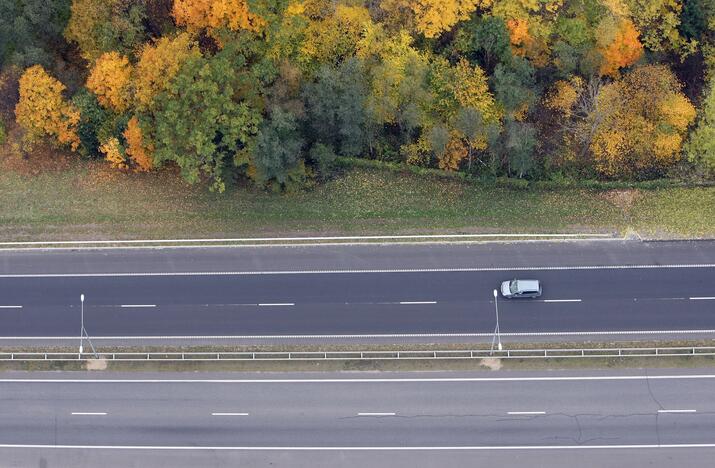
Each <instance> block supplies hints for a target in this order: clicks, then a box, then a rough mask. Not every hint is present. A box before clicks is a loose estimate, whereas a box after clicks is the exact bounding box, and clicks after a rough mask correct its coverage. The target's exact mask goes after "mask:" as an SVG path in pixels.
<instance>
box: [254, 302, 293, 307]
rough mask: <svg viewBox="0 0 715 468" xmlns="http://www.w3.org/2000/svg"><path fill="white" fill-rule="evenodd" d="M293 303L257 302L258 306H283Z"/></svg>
mask: <svg viewBox="0 0 715 468" xmlns="http://www.w3.org/2000/svg"><path fill="white" fill-rule="evenodd" d="M294 305H295V304H294V303H293V302H266V303H261V304H258V307H285V306H294Z"/></svg>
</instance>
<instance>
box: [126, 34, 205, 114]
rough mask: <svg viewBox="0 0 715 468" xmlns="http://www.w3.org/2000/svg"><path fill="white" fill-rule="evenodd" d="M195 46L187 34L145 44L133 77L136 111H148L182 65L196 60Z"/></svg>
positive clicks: (197, 51)
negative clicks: (187, 60) (192, 59)
mask: <svg viewBox="0 0 715 468" xmlns="http://www.w3.org/2000/svg"><path fill="white" fill-rule="evenodd" d="M200 54H201V53H200V52H199V49H198V46H197V45H196V43H195V42H194V41H193V39H192V38H191V36H190V35H189V34H188V33H182V34H179V35H178V36H176V37H162V38H160V39H159V40H157V41H156V42H155V43H153V44H146V45H144V47H143V48H142V50H141V52H140V54H139V62H138V63H137V65H136V69H135V77H134V97H135V99H136V104H137V107H138V108H139V109H148V108H150V107H151V103H152V101H153V100H154V98H155V97H156V96H157V95H158V94H160V93H161V92H162V91H164V90H165V89H166V87H167V86H168V85H169V82H170V81H171V80H172V79H173V78H174V77H175V76H176V74H177V73H178V72H179V68H180V67H181V64H182V63H184V62H185V61H186V59H188V58H190V57H198V56H199V55H200Z"/></svg>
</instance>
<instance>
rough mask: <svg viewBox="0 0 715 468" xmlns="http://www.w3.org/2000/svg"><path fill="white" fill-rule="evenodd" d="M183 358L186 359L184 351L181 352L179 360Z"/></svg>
mask: <svg viewBox="0 0 715 468" xmlns="http://www.w3.org/2000/svg"><path fill="white" fill-rule="evenodd" d="M184 359H186V353H181V360H182V361H183V360H184Z"/></svg>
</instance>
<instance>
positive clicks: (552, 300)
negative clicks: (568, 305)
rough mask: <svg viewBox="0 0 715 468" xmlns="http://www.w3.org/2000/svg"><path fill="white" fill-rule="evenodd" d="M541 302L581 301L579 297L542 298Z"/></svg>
mask: <svg viewBox="0 0 715 468" xmlns="http://www.w3.org/2000/svg"><path fill="white" fill-rule="evenodd" d="M543 302H581V299H544V301H543Z"/></svg>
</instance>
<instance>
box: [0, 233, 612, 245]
mask: <svg viewBox="0 0 715 468" xmlns="http://www.w3.org/2000/svg"><path fill="white" fill-rule="evenodd" d="M492 237H516V238H521V237H565V238H582V237H602V238H613V235H611V234H587V233H579V234H575V233H567V234H554V233H545V234H538V233H537V234H535V233H530V234H514V233H503V234H409V235H394V236H389V235H388V236H322V237H242V238H223V239H221V238H219V239H130V240H77V241H73V240H59V241H25V242H23V241H16V242H0V245H75V244H76V245H91V244H186V243H197V242H211V243H214V242H300V241H316V240H317V241H322V240H389V239H471V238H475V239H479V238H492ZM621 240H622V239H621Z"/></svg>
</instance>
